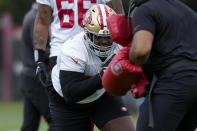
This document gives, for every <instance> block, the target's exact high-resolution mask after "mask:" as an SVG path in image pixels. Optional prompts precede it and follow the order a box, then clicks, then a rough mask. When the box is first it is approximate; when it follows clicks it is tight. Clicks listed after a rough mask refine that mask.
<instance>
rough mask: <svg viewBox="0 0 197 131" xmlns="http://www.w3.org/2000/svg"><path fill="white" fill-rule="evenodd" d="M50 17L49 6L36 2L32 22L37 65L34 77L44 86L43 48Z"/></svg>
mask: <svg viewBox="0 0 197 131" xmlns="http://www.w3.org/2000/svg"><path fill="white" fill-rule="evenodd" d="M51 19H52V9H51V7H50V6H47V5H44V4H38V12H37V15H36V19H35V23H34V33H33V37H34V38H33V42H34V58H35V62H36V65H37V68H36V78H37V80H38V81H39V82H40V83H41V84H42V85H43V86H46V85H47V84H48V83H47V77H48V72H47V68H46V63H45V62H46V57H45V50H46V45H47V40H48V34H49V26H50V23H51Z"/></svg>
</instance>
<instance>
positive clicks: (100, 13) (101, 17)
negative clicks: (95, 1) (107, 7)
mask: <svg viewBox="0 0 197 131" xmlns="http://www.w3.org/2000/svg"><path fill="white" fill-rule="evenodd" d="M97 7H98V11H99V15H100V21H101V23H100V24H101V29H103V28H104V27H103V15H102V11H101V7H100V5H98V6H97Z"/></svg>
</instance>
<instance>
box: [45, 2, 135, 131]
mask: <svg viewBox="0 0 197 131" xmlns="http://www.w3.org/2000/svg"><path fill="white" fill-rule="evenodd" d="M114 13H115V12H114V11H113V9H111V8H110V7H108V6H107V5H104V4H98V5H94V6H92V7H91V8H90V9H89V10H88V11H87V12H86V14H85V16H84V19H83V25H84V31H83V32H81V33H79V34H77V35H75V36H73V37H72V38H70V39H69V40H68V41H66V42H65V43H64V44H63V46H62V48H61V51H60V53H59V55H58V57H57V64H56V65H55V66H54V67H53V69H52V82H53V87H52V88H50V90H49V101H50V111H51V118H52V125H53V129H54V130H55V131H56V130H57V131H64V130H68V131H90V130H91V120H93V122H94V123H95V125H96V126H97V127H98V128H99V129H100V130H101V131H134V130H135V129H134V126H133V123H132V120H131V117H130V114H129V113H128V111H127V108H126V107H125V106H124V104H123V101H122V99H121V97H119V96H111V95H109V94H107V93H106V91H105V89H104V88H102V82H101V78H102V74H103V73H102V72H103V69H104V67H106V66H107V64H108V63H109V61H110V59H111V58H112V56H113V55H114V54H115V53H116V52H117V51H118V50H119V49H120V47H119V46H118V45H117V44H115V43H113V42H112V40H111V39H110V34H109V30H108V28H107V22H106V18H107V17H108V16H110V15H112V14H114Z"/></svg>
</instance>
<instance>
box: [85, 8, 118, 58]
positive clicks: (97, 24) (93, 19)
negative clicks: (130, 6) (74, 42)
mask: <svg viewBox="0 0 197 131" xmlns="http://www.w3.org/2000/svg"><path fill="white" fill-rule="evenodd" d="M112 14H116V13H115V11H114V10H113V9H111V8H110V7H109V6H107V5H104V4H98V5H94V6H92V7H91V8H90V9H89V10H88V11H87V12H86V14H85V15H84V18H83V26H84V31H85V39H86V41H87V43H88V45H89V47H90V49H91V50H92V51H93V53H95V54H96V55H97V56H99V57H107V56H108V55H109V54H110V52H111V50H112V48H113V46H115V44H112V45H110V46H99V45H97V44H95V41H94V40H95V38H97V37H110V33H109V30H108V28H107V17H108V16H111V15H112Z"/></svg>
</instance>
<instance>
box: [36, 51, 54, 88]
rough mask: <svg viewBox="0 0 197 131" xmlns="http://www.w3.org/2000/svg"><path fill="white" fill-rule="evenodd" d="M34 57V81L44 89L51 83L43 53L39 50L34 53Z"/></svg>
mask: <svg viewBox="0 0 197 131" xmlns="http://www.w3.org/2000/svg"><path fill="white" fill-rule="evenodd" d="M34 57H35V62H36V66H37V67H36V80H37V81H38V82H39V83H40V84H41V85H42V86H44V87H47V86H50V85H51V81H50V79H49V78H50V77H49V72H48V69H47V64H46V57H45V52H44V51H43V50H40V49H36V50H35V51H34Z"/></svg>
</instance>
